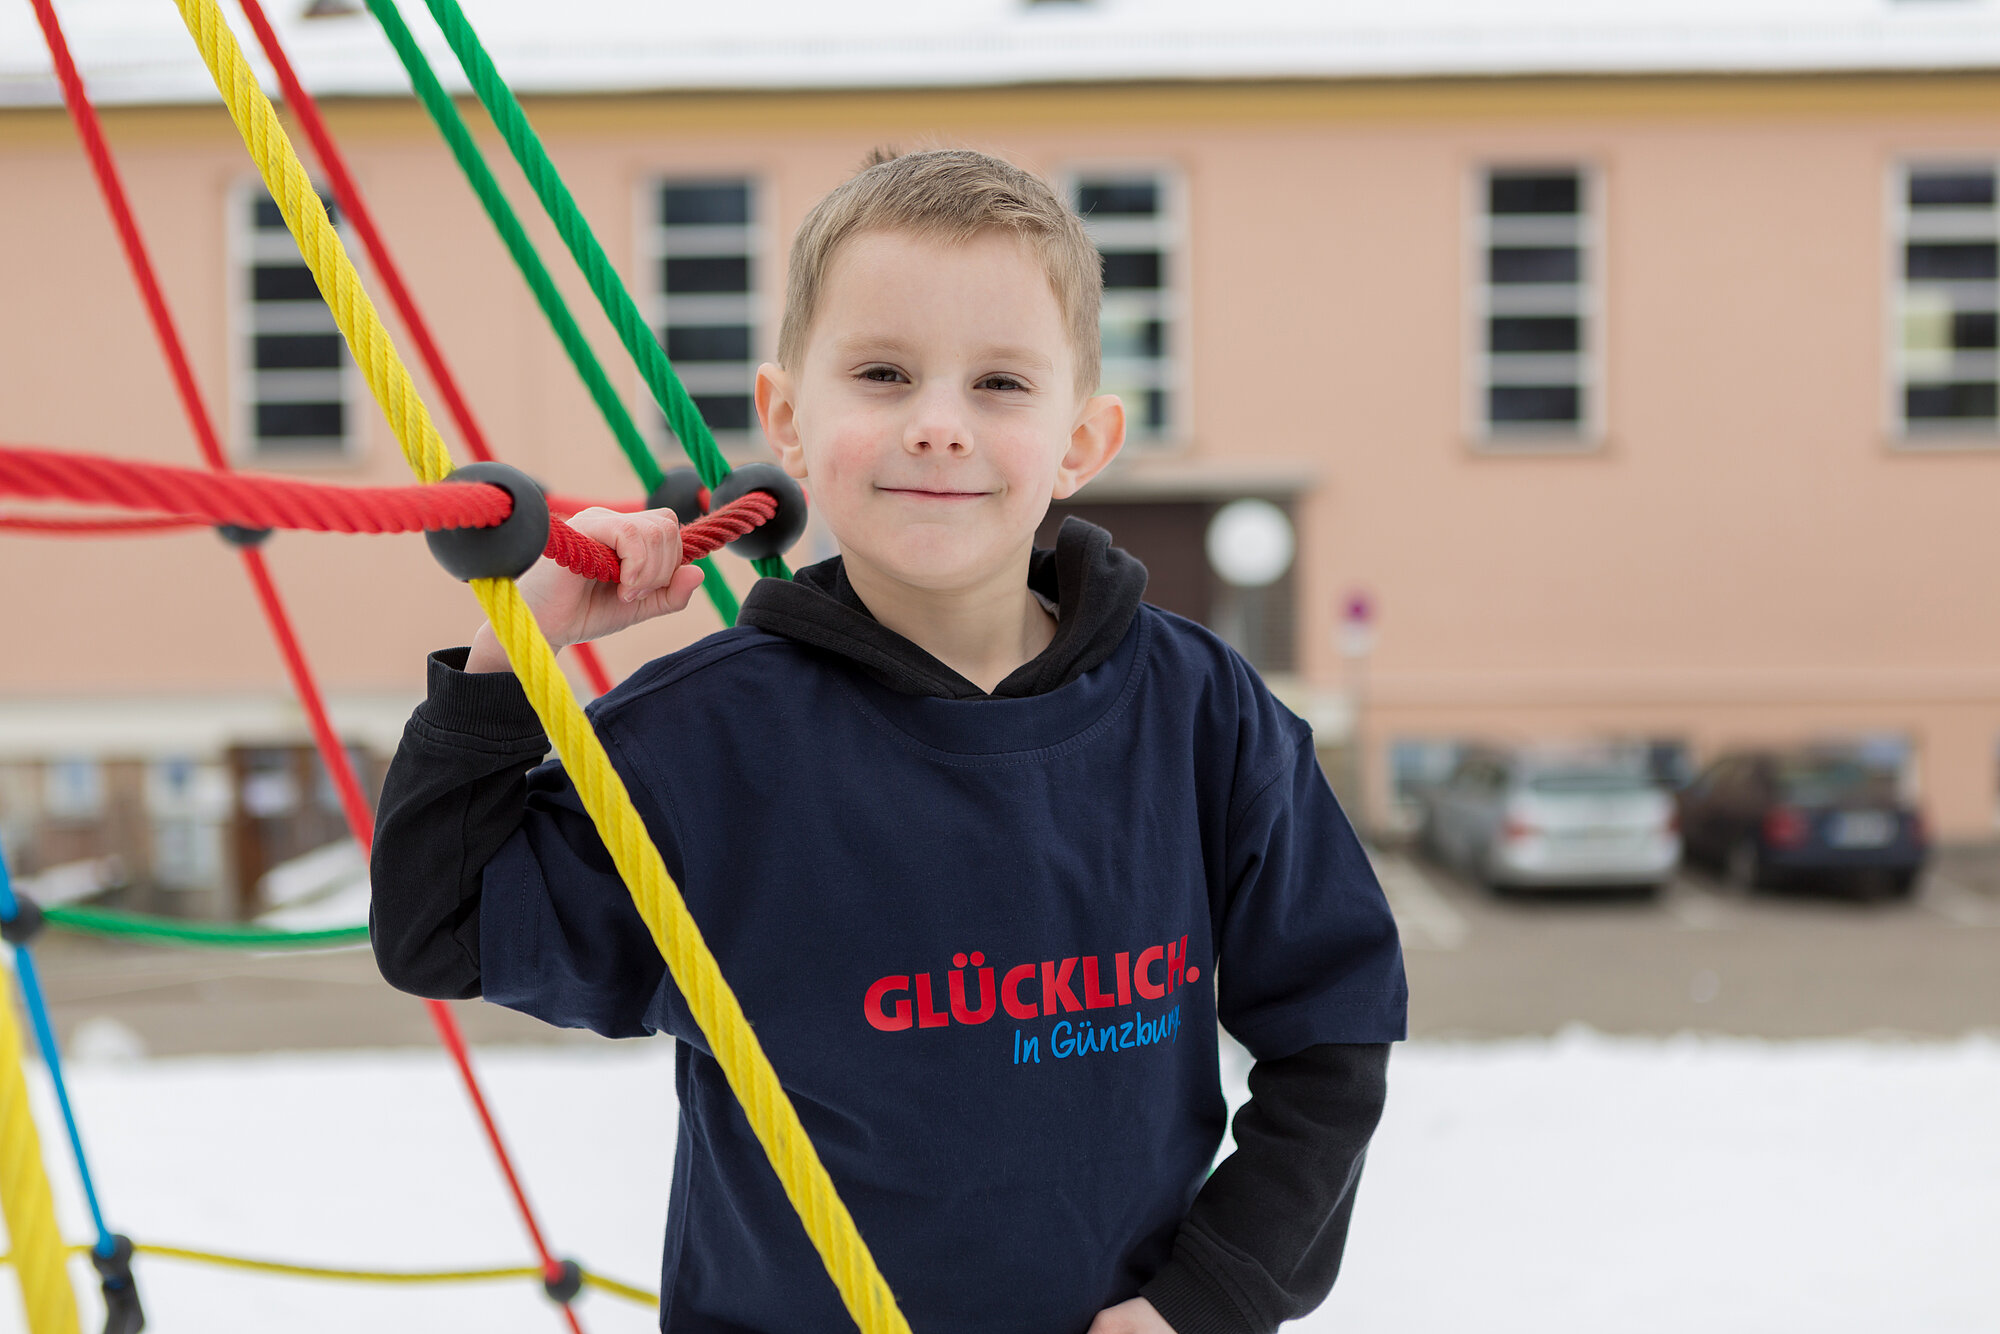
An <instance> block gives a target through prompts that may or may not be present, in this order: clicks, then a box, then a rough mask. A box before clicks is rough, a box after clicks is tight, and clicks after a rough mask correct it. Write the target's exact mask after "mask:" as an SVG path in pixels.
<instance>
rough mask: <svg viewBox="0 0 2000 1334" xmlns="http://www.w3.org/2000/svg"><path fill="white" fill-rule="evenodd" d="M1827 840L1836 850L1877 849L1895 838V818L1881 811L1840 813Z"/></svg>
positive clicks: (1835, 817) (1834, 820)
mask: <svg viewBox="0 0 2000 1334" xmlns="http://www.w3.org/2000/svg"><path fill="white" fill-rule="evenodd" d="M1828 835H1829V839H1828V841H1829V842H1831V843H1832V844H1833V845H1834V846H1835V847H1837V848H1879V847H1881V846H1882V845H1884V844H1885V843H1887V842H1889V841H1890V840H1891V839H1893V838H1894V837H1896V817H1895V816H1893V815H1889V814H1887V813H1885V812H1883V811H1842V812H1841V813H1840V814H1838V815H1836V816H1834V817H1833V827H1832V829H1830V830H1829V831H1828Z"/></svg>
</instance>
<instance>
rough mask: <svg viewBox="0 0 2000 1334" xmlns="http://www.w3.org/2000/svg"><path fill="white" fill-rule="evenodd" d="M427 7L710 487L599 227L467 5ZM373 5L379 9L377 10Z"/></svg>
mask: <svg viewBox="0 0 2000 1334" xmlns="http://www.w3.org/2000/svg"><path fill="white" fill-rule="evenodd" d="M390 3H392V0H369V8H371V9H375V8H376V7H377V5H378V4H379V5H383V6H386V5H388V4H390ZM424 3H425V4H426V5H428V6H429V7H430V11H431V17H432V18H434V19H436V20H437V25H438V28H439V29H440V30H441V31H442V32H443V33H444V39H445V41H447V42H449V43H450V44H451V49H452V52H453V54H455V55H456V56H457V57H458V63H459V65H460V66H461V67H462V68H463V69H464V70H465V77H466V78H468V79H470V80H471V81H472V89H473V91H474V92H475V93H477V94H478V95H479V101H480V104H481V105H482V106H484V107H485V108H486V114H487V115H489V116H491V117H492V118H493V124H494V125H495V126H496V127H497V128H498V129H499V131H500V137H501V138H502V139H504V140H506V142H507V148H508V150H509V151H510V152H512V153H513V155H514V161H516V162H518V163H519V164H520V165H521V171H522V173H523V174H524V175H526V176H527V178H528V184H529V185H531V186H532V187H534V191H535V197H536V198H537V199H539V200H541V201H542V209H543V211H544V212H546V213H547V214H548V215H549V221H550V222H553V223H554V224H555V226H556V232H557V234H558V235H560V236H561V237H562V239H563V244H564V245H566V246H567V247H569V253H570V257H571V258H573V259H574V260H576V266H577V267H578V268H579V269H581V270H583V275H584V277H585V278H587V279H589V280H590V290H591V291H592V292H593V293H595V294H596V296H597V304H598V305H599V306H601V307H602V308H603V310H604V315H605V318H606V319H608V320H610V321H611V327H612V328H614V329H616V330H617V331H618V338H619V341H620V342H622V343H624V344H625V350H626V351H627V352H629V353H631V354H632V360H633V361H634V362H635V363H636V364H637V365H638V367H639V374H640V375H641V376H643V377H644V378H645V381H646V387H647V388H648V389H650V390H652V391H653V398H654V400H655V401H657V402H658V403H659V405H660V411H661V412H663V413H665V414H666V418H667V425H668V426H669V427H671V428H672V429H673V433H674V435H675V436H676V437H677V438H678V439H679V440H680V442H681V448H682V449H684V450H686V451H687V456H688V458H689V460H691V461H692V462H693V463H694V466H695V471H696V472H698V473H700V474H701V479H702V481H704V482H706V483H707V484H708V485H709V486H710V487H714V486H716V485H717V484H719V483H720V482H721V481H722V479H723V478H725V477H727V476H728V475H729V464H728V462H727V461H726V460H725V459H724V458H723V457H722V451H721V450H720V449H717V448H716V446H715V437H714V436H713V435H711V434H710V433H709V430H708V423H707V422H705V421H703V420H702V418H701V413H700V412H699V411H698V410H697V409H696V408H695V405H694V400H693V399H692V398H690V397H689V396H688V391H687V388H686V386H684V385H683V384H682V383H681V379H680V376H678V375H676V374H674V367H673V363H672V362H670V361H668V360H667V354H666V352H665V351H664V350H662V349H661V347H660V343H659V340H658V339H657V338H655V337H654V335H653V329H652V326H651V325H649V324H648V323H647V322H646V317H645V316H644V315H643V314H641V313H640V311H639V306H638V303H637V302H635V301H633V300H632V293H631V292H629V291H628V290H626V287H625V284H624V282H623V280H621V279H620V278H619V276H618V271H617V270H616V269H615V268H613V267H612V265H611V258H610V256H608V255H606V254H605V253H604V247H603V246H602V245H600V244H598V240H597V234H596V233H595V232H593V231H592V230H591V229H590V223H589V221H588V220H587V219H586V218H585V217H584V216H583V210H582V209H580V208H578V207H577V205H576V200H575V199H573V198H572V197H571V196H570V192H569V187H568V186H566V185H564V184H563V179H562V176H561V175H560V174H559V173H558V172H557V171H556V167H555V163H553V162H551V161H550V160H549V155H548V150H547V149H545V148H543V147H542V141H541V139H540V138H538V137H537V136H536V134H535V131H534V127H533V126H531V125H529V124H528V114H527V112H525V111H523V110H522V109H521V103H520V102H519V100H518V99H516V98H515V96H514V93H513V90H512V89H510V88H508V86H507V83H506V80H504V79H502V78H501V77H500V71H499V70H497V69H495V68H494V66H493V58H492V57H491V56H489V55H487V54H486V48H485V47H484V46H482V45H480V42H479V37H478V34H476V33H474V32H473V30H472V24H471V23H469V22H468V21H467V20H466V17H465V11H464V10H462V9H460V8H459V7H458V0H424ZM378 12H379V11H378ZM756 566H757V572H758V573H759V574H766V575H772V576H774V577H776V578H781V579H782V578H788V577H789V571H787V570H786V568H785V563H784V561H783V559H782V558H780V557H777V556H773V557H770V558H769V559H768V560H761V561H758V562H756Z"/></svg>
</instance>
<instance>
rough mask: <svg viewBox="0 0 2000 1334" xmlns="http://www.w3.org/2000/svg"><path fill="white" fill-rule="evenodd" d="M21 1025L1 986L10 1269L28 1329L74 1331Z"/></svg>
mask: <svg viewBox="0 0 2000 1334" xmlns="http://www.w3.org/2000/svg"><path fill="white" fill-rule="evenodd" d="M22 1059H23V1052H22V1047H21V1026H20V1024H19V1023H17V1022H16V1021H15V1019H14V1006H13V1002H12V1000H11V999H10V998H9V997H8V996H7V995H6V994H5V990H4V987H0V1214H5V1215H6V1219H7V1236H8V1238H9V1239H10V1240H11V1241H12V1243H13V1246H14V1254H15V1255H16V1256H18V1257H19V1258H18V1259H17V1260H16V1261H15V1264H14V1272H15V1274H16V1276H17V1277H18V1278H19V1279H20V1283H21V1305H22V1307H23V1308H25V1309H26V1311H27V1313H28V1334H77V1329H78V1326H77V1315H76V1291H75V1290H74V1289H73V1288H71V1287H70V1285H69V1274H68V1272H67V1271H66V1270H65V1269H64V1267H63V1250H64V1247H63V1239H62V1233H61V1232H59V1231H58V1230H57V1229H56V1202H55V1198H54V1197H53V1196H51V1195H50V1194H49V1178H48V1174H47V1173H46V1172H44V1171H43V1169H42V1144H41V1137H40V1136H39V1135H37V1134H36V1133H35V1117H34V1113H33V1111H32V1110H30V1108H29V1106H28V1075H27V1072H26V1070H24V1069H23V1068H22V1064H21V1062H22Z"/></svg>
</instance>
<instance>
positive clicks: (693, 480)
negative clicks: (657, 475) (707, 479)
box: [646, 468, 708, 523]
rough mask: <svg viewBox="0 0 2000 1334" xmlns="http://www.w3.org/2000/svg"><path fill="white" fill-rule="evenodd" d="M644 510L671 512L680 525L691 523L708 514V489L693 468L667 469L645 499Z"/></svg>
mask: <svg viewBox="0 0 2000 1334" xmlns="http://www.w3.org/2000/svg"><path fill="white" fill-rule="evenodd" d="M646 508H647V509H649V510H672V511H673V512H674V517H675V518H677V519H679V520H680V521H681V522H682V523H693V522H694V521H695V520H696V519H699V518H700V517H701V516H702V515H704V514H706V513H708V488H707V487H705V486H703V485H702V484H701V474H700V473H698V472H696V471H695V470H694V469H693V468H669V469H667V475H666V476H664V477H662V478H661V479H660V484H659V485H658V486H656V487H654V488H653V490H652V492H651V494H649V495H648V496H647V497H646Z"/></svg>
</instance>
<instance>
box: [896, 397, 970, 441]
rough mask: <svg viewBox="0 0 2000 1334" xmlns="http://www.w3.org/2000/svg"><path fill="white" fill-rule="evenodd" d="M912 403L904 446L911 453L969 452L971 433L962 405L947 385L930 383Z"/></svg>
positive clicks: (904, 430)
mask: <svg viewBox="0 0 2000 1334" xmlns="http://www.w3.org/2000/svg"><path fill="white" fill-rule="evenodd" d="M928 389H929V392H926V393H923V394H921V395H919V396H918V398H917V400H916V402H915V403H913V404H912V405H911V406H912V408H913V411H912V412H911V413H910V417H909V421H908V423H907V424H906V425H905V427H904V429H903V448H905V449H907V450H908V451H909V452H910V453H912V454H968V453H970V452H971V451H972V432H971V430H970V429H969V427H968V425H967V422H966V419H965V413H964V411H963V405H962V404H960V403H959V402H958V401H957V399H956V397H955V396H954V395H952V394H951V393H950V392H949V391H948V390H947V389H946V388H945V387H944V386H942V385H937V386H929V387H928Z"/></svg>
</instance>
